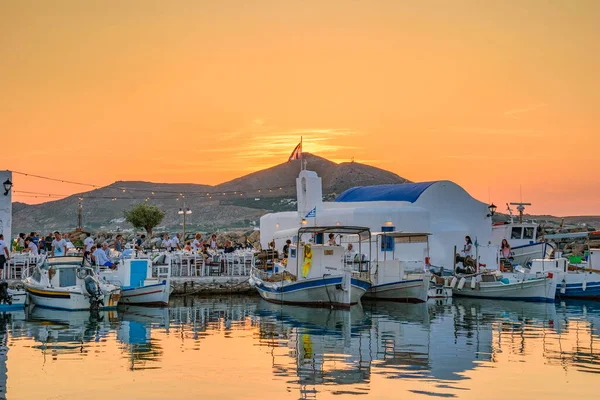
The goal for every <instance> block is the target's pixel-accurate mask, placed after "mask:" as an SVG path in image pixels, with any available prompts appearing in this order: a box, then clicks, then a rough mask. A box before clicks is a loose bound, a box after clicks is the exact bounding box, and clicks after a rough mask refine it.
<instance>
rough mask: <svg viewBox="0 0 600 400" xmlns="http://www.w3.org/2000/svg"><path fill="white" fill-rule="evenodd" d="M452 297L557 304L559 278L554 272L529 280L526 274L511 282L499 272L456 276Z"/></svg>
mask: <svg viewBox="0 0 600 400" xmlns="http://www.w3.org/2000/svg"><path fill="white" fill-rule="evenodd" d="M451 286H452V294H453V295H454V296H461V297H476V298H486V299H496V300H524V301H554V296H555V292H556V279H555V277H554V275H553V274H552V273H548V274H542V275H538V276H537V277H527V276H526V275H524V274H520V276H518V277H517V276H513V277H512V278H511V279H509V277H507V276H503V275H502V274H501V273H500V272H499V271H494V272H482V273H477V274H473V275H466V276H462V277H455V278H454V279H453V280H452V284H451Z"/></svg>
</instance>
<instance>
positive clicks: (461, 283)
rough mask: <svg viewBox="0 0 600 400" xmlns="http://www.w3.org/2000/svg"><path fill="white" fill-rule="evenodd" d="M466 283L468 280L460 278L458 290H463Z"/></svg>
mask: <svg viewBox="0 0 600 400" xmlns="http://www.w3.org/2000/svg"><path fill="white" fill-rule="evenodd" d="M466 282H467V280H466V279H465V278H460V281H459V282H458V286H457V287H456V289H458V290H462V288H463V287H464V286H465V283H466Z"/></svg>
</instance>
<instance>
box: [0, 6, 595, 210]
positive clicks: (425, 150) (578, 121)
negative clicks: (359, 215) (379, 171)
mask: <svg viewBox="0 0 600 400" xmlns="http://www.w3.org/2000/svg"><path fill="white" fill-rule="evenodd" d="M598 21H600V1H595V0H588V1H586V0H572V1H567V0H564V1H560V0H556V1H548V0H540V1H538V0H514V1H511V0H502V1H480V0H473V1H466V0H452V1H451V0H443V1H442V0H439V1H427V0H369V1H352V0H314V1H311V0H304V1H294V0H289V1H282V0H252V1H244V0H239V1H234V0H214V1H202V0H178V1H148V0H139V1H127V0H119V1H117V0H114V1H110V0H102V1H92V0H86V1H81V0H72V1H66V0H56V1H43V0H40V1H27V0H14V1H13V0H4V1H2V2H0V49H2V56H1V62H0V88H1V93H2V95H0V141H1V143H2V144H1V145H0V146H1V149H2V152H1V156H0V169H10V170H15V171H23V172H28V173H36V174H40V175H45V176H51V177H56V178H62V179H69V180H74V181H82V182H88V183H93V184H98V185H105V184H110V183H112V182H114V181H116V180H146V181H156V182H193V183H207V184H216V183H220V182H223V181H226V180H229V179H232V178H235V177H238V176H240V175H242V174H246V173H249V172H252V171H255V170H258V169H261V168H264V167H268V166H271V165H274V164H278V163H281V162H284V161H286V159H287V157H288V155H289V153H290V152H291V151H292V149H293V148H294V146H295V145H296V144H297V142H298V141H299V139H300V136H303V137H304V144H305V146H304V147H305V151H308V152H312V153H316V154H318V155H320V156H323V157H326V158H329V159H331V160H334V161H340V162H341V161H349V160H350V159H351V158H352V157H354V158H355V160H356V161H359V162H364V163H368V164H372V165H375V166H378V167H381V168H385V169H388V170H391V171H393V172H395V173H397V174H399V175H401V176H403V177H406V178H408V179H410V180H413V181H422V180H435V179H450V180H452V181H455V182H457V183H458V184H460V185H462V186H463V187H464V188H465V189H467V190H468V191H469V192H470V193H471V194H472V195H473V196H474V197H476V198H479V199H480V200H482V201H485V202H488V201H489V200H492V201H493V202H494V203H496V204H497V205H499V206H500V207H499V211H503V210H504V208H505V207H504V206H502V205H503V204H504V203H505V202H507V201H518V200H519V197H520V194H519V192H520V187H522V193H523V200H525V201H530V202H532V203H533V204H534V205H533V207H531V208H529V209H528V211H530V212H532V213H536V214H542V213H552V214H555V215H582V214H600V200H599V194H600V178H599V176H600V175H599V173H598V170H597V169H596V168H595V165H596V162H595V161H596V158H597V157H598V155H599V154H600V150H599V149H600V138H599V137H598V135H597V133H598V127H599V126H600V116H599V113H598V105H599V104H600V78H599V71H600V23H599V22H598ZM309 168H310V165H309ZM14 183H15V190H26V191H27V190H28V191H38V192H41V193H58V194H71V193H74V192H78V191H81V190H82V188H81V187H78V186H73V185H65V184H57V183H52V182H47V181H40V180H36V179H31V178H24V177H22V176H17V175H15V176H14ZM13 198H14V200H15V201H25V202H30V203H33V202H39V201H42V199H38V198H31V197H24V195H22V194H19V193H15V195H14V197H13Z"/></svg>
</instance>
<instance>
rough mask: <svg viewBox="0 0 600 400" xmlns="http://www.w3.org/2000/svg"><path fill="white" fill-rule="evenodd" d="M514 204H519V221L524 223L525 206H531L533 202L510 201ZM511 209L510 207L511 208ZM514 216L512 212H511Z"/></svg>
mask: <svg viewBox="0 0 600 400" xmlns="http://www.w3.org/2000/svg"><path fill="white" fill-rule="evenodd" d="M510 205H512V206H517V211H518V212H519V223H521V224H522V223H523V211H525V206H530V205H531V203H510ZM509 209H510V208H509ZM511 216H512V213H511Z"/></svg>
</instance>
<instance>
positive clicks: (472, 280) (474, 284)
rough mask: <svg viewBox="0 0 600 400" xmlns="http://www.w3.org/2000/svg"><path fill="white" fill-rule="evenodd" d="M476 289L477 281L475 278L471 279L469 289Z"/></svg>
mask: <svg viewBox="0 0 600 400" xmlns="http://www.w3.org/2000/svg"><path fill="white" fill-rule="evenodd" d="M476 287H477V280H476V279H475V277H472V278H471V289H475V288H476Z"/></svg>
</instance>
